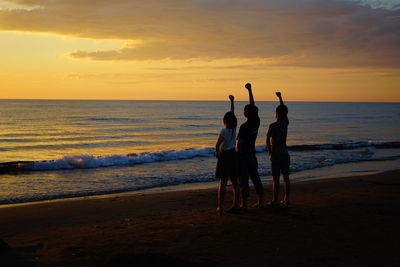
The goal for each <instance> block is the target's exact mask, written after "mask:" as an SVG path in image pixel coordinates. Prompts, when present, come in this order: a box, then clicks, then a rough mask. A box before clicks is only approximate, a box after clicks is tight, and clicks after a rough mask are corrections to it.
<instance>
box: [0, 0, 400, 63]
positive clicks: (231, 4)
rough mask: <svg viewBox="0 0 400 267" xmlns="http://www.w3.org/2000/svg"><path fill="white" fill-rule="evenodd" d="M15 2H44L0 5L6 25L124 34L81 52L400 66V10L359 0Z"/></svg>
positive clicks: (78, 54) (95, 56) (1, 25)
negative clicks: (107, 46)
mask: <svg viewBox="0 0 400 267" xmlns="http://www.w3.org/2000/svg"><path fill="white" fill-rule="evenodd" d="M13 2H15V3H19V4H24V5H28V6H40V8H36V9H32V10H29V9H28V10H26V9H16V10H13V9H10V10H0V29H2V30H18V31H32V32H51V33H56V34H61V35H71V36H77V37H85V38H95V39H108V38H112V39H121V40H126V43H127V44H126V46H125V47H122V48H121V49H119V50H108V51H103V50H100V51H75V52H72V53H71V54H70V56H71V57H73V58H77V59H80V58H87V59H91V60H103V61H108V60H111V61H121V60H125V61H126V60H163V59H174V60H188V59H194V58H195V59H207V60H210V59H225V58H245V59H249V58H262V59H266V60H268V62H269V63H268V64H266V65H269V66H302V67H392V68H393V67H395V68H397V67H399V66H400V49H398V47H400V11H399V10H397V9H382V8H372V7H370V6H363V5H360V4H359V3H358V2H355V1H335V0H325V1H316V0H282V1H272V0H270V1H263V0H249V1H204V0H203V1H199V0H190V1H188V0H171V1H163V0H146V1H129V0H116V1H105V0H97V1H96V2H95V3H94V2H93V1H73V0H59V1H50V0H40V1H39V0H18V1H16V0H15V1H13ZM364 2H365V1H364ZM138 40H139V41H140V42H137V41H138ZM132 43H134V44H132Z"/></svg>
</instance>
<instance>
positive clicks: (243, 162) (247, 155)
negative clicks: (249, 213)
mask: <svg viewBox="0 0 400 267" xmlns="http://www.w3.org/2000/svg"><path fill="white" fill-rule="evenodd" d="M245 87H246V89H247V90H248V92H249V101H250V103H249V104H248V105H246V106H245V108H244V116H245V117H246V119H247V121H246V122H245V123H243V124H242V125H241V126H240V128H239V133H238V137H237V151H238V153H239V165H240V189H241V195H242V202H241V207H242V208H243V209H247V199H248V197H249V178H250V179H251V181H252V182H253V184H254V188H255V190H256V193H257V203H256V204H255V205H254V207H262V206H263V194H264V192H263V185H262V183H261V179H260V175H259V174H258V162H257V157H256V147H255V142H256V139H257V133H258V128H259V127H260V117H258V108H257V107H256V105H255V103H254V97H253V92H252V89H251V84H250V83H247V84H246V85H245Z"/></svg>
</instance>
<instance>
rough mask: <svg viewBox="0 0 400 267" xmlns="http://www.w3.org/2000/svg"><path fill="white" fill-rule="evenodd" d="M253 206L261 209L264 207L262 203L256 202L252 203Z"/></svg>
mask: <svg viewBox="0 0 400 267" xmlns="http://www.w3.org/2000/svg"><path fill="white" fill-rule="evenodd" d="M253 208H257V209H261V208H264V205H263V204H262V203H259V202H257V203H255V204H254V205H253Z"/></svg>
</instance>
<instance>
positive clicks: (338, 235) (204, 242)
mask: <svg viewBox="0 0 400 267" xmlns="http://www.w3.org/2000/svg"><path fill="white" fill-rule="evenodd" d="M265 189H266V193H267V195H266V198H267V199H268V198H270V189H271V188H270V186H266V188H265ZM229 190H230V189H229ZM399 193H400V170H397V171H390V172H385V173H380V174H374V175H368V176H356V177H346V178H337V179H327V180H314V181H307V182H298V183H294V184H293V197H292V202H293V204H292V206H291V207H287V208H264V209H249V210H248V211H247V212H242V213H241V214H237V215H224V216H221V217H219V216H217V215H216V213H215V207H216V196H217V195H216V189H215V190H194V191H183V192H168V193H158V194H144V195H134V196H119V197H116V196H113V197H109V198H100V199H80V200H73V201H58V202H47V203H41V204H34V205H22V206H14V207H3V208H0V231H1V232H0V234H1V236H0V237H1V238H2V239H3V240H4V241H5V242H6V243H7V244H8V245H9V246H10V248H9V249H7V248H6V245H5V244H3V245H2V246H0V247H2V248H1V252H0V253H1V254H0V255H1V258H2V266H8V265H11V266H71V265H75V266H172V265H174V266H295V265H296V266H321V265H322V266H377V265H379V266H395V265H399V264H400V254H399V253H398V247H399V237H400V230H399V225H400V197H399V196H400V194H399ZM251 197H252V198H251V200H252V201H254V199H255V194H254V192H252V194H251ZM230 201H231V193H230V192H228V197H227V199H226V201H225V204H226V205H225V206H226V207H229V204H230Z"/></svg>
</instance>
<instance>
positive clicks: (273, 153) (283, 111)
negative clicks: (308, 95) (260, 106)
mask: <svg viewBox="0 0 400 267" xmlns="http://www.w3.org/2000/svg"><path fill="white" fill-rule="evenodd" d="M276 95H277V96H278V98H279V102H280V104H279V106H278V107H277V108H276V111H275V118H276V122H274V123H271V125H270V126H269V129H268V133H267V150H268V152H269V155H270V159H271V173H272V178H273V183H272V201H271V202H270V203H269V204H270V205H271V206H276V205H279V202H278V198H279V189H280V179H279V177H280V174H281V173H282V176H283V180H284V181H285V194H284V196H283V199H282V201H281V202H280V203H281V204H283V205H289V195H290V181H289V166H290V156H289V153H288V150H287V147H286V139H287V131H288V125H289V119H288V116H287V114H288V108H287V107H286V106H285V105H284V104H283V100H282V96H281V93H280V92H276Z"/></svg>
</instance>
